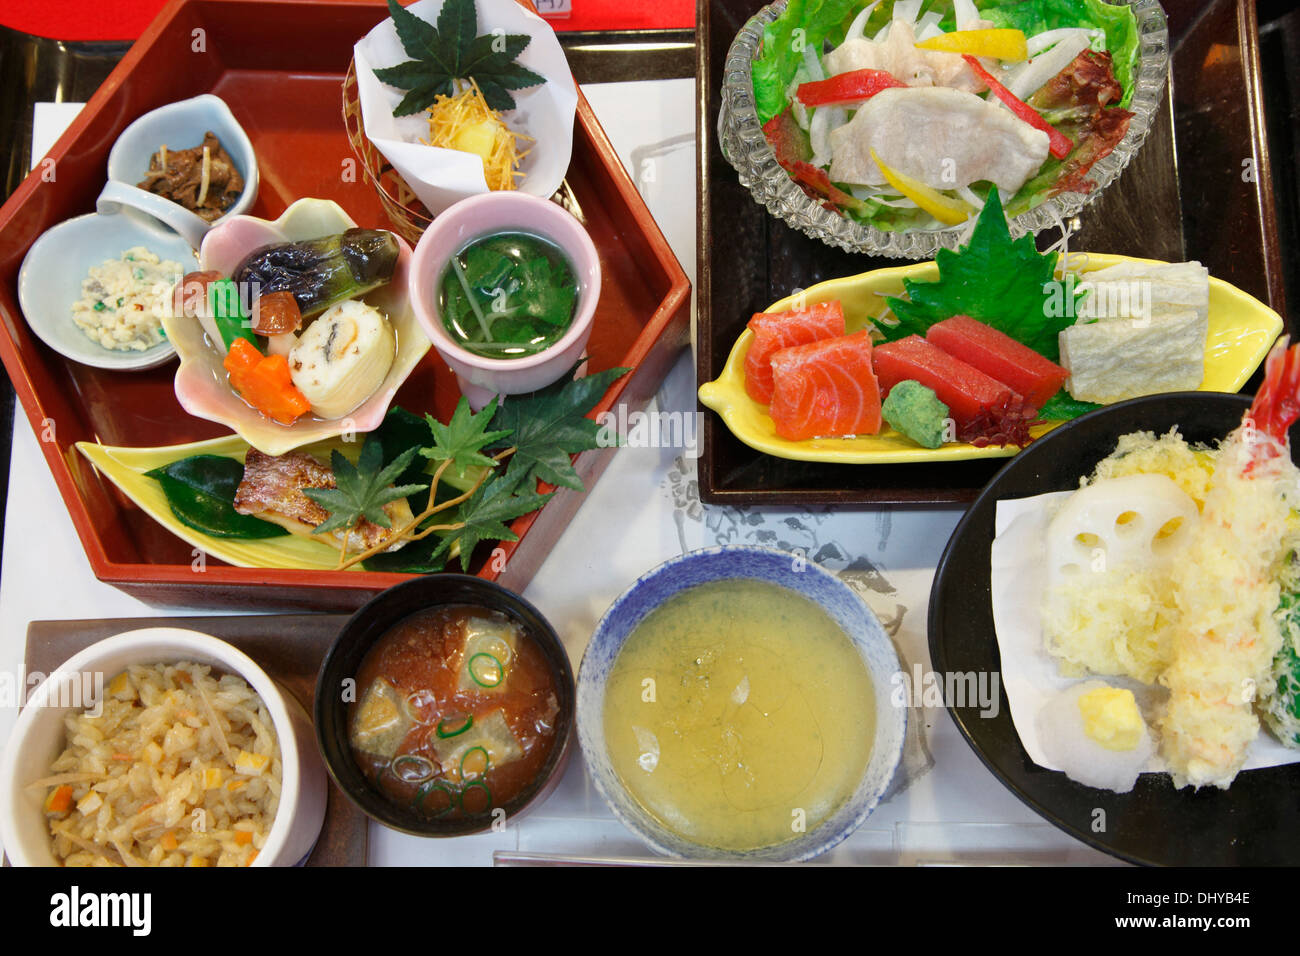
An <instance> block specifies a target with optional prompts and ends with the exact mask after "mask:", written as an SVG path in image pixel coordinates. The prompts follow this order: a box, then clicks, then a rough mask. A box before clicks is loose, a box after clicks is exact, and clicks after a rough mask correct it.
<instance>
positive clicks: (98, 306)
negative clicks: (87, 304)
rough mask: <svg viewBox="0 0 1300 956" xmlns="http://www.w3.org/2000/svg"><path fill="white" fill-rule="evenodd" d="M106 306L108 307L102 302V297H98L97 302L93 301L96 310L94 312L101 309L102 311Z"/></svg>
mask: <svg viewBox="0 0 1300 956" xmlns="http://www.w3.org/2000/svg"><path fill="white" fill-rule="evenodd" d="M107 308H108V306H106V305H105V304H104V300H103V299H100V300H99V301H98V302H96V303H95V311H96V312H103V311H104V310H105V309H107Z"/></svg>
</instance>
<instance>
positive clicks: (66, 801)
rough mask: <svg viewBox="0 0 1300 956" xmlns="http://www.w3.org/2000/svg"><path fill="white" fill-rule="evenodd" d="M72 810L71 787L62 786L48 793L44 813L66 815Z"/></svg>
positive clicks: (67, 785)
mask: <svg viewBox="0 0 1300 956" xmlns="http://www.w3.org/2000/svg"><path fill="white" fill-rule="evenodd" d="M71 809H72V785H71V784H67V783H65V784H63V785H62V786H61V787H55V788H54V789H53V790H52V791H50V795H49V796H48V797H46V798H45V812H46V813H67V812H68V811H69V810H71Z"/></svg>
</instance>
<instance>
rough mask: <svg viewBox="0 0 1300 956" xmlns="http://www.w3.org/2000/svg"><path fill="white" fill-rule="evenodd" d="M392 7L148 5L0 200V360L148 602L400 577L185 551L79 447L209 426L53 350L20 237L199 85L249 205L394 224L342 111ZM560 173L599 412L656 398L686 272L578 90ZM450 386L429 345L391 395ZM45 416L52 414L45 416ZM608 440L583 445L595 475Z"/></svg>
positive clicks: (535, 530) (682, 335) (303, 594)
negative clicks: (589, 303)
mask: <svg viewBox="0 0 1300 956" xmlns="http://www.w3.org/2000/svg"><path fill="white" fill-rule="evenodd" d="M386 15H387V12H386V10H385V8H384V7H383V6H382V5H380V4H376V3H373V2H347V0H344V2H333V3H329V4H316V3H312V2H307V0H174V2H172V3H170V4H169V5H168V6H167V7H165V8H164V10H163V11H162V13H161V14H159V16H158V18H157V20H155V21H154V23H153V24H152V25H151V26H150V27H149V29H148V30H147V31H145V33H144V35H143V36H142V37H141V38H140V40H139V41H138V42H137V43H136V44H135V45H134V46H133V47H132V48H131V50H130V51H129V52H128V53H127V55H126V57H125V58H124V59H123V60H122V62H121V63H120V64H119V65H118V67H117V68H116V69H115V70H114V71H113V73H112V74H111V75H110V76H109V78H108V79H107V80H106V81H105V82H104V84H103V86H102V87H101V88H100V89H99V91H98V92H96V94H95V95H94V97H93V98H92V99H91V100H90V102H89V103H88V104H87V106H86V108H85V109H84V110H83V111H82V112H81V114H80V116H79V117H78V118H77V120H76V122H75V123H73V125H72V126H71V127H70V128H69V129H68V131H67V132H66V133H65V134H64V135H63V137H62V138H61V139H59V141H58V142H57V143H56V144H55V146H54V148H53V150H52V151H51V152H50V154H49V158H50V159H52V160H53V161H54V164H53V167H50V166H49V164H48V163H47V164H45V165H44V166H43V167H42V168H43V169H45V170H48V169H50V168H53V169H54V170H55V176H54V181H53V182H50V181H47V180H48V179H49V177H48V175H47V176H45V177H42V175H41V174H40V172H41V171H40V170H38V172H36V173H33V174H32V175H31V176H29V177H28V178H27V179H26V181H24V182H23V184H22V185H21V186H19V188H18V189H17V190H16V191H15V192H14V194H13V196H12V197H10V199H9V201H8V202H7V203H5V205H4V206H3V207H2V208H0V320H3V334H0V357H2V358H3V360H4V364H5V367H6V369H7V370H8V372H9V376H10V379H11V380H12V381H13V385H14V390H15V392H16V393H17V396H18V399H19V401H20V402H21V404H22V407H23V409H24V410H25V411H26V413H27V416H28V419H29V420H30V421H31V423H32V425H33V427H34V429H35V430H36V433H37V435H40V436H43V441H42V450H43V452H44V455H45V458H46V461H47V462H48V463H49V466H50V469H51V471H52V472H53V474H54V478H55V481H56V482H57V484H58V487H59V491H60V492H61V494H62V496H63V499H64V501H65V502H66V504H67V507H68V511H69V513H70V514H71V516H72V520H73V523H74V525H75V526H76V529H77V533H78V535H80V537H81V541H82V544H83V546H84V547H85V549H86V554H87V555H88V557H89V559H90V564H91V567H92V568H93V570H94V572H95V574H96V576H97V577H98V578H99V579H100V580H102V581H106V582H108V583H110V584H113V585H115V586H117V587H118V588H121V589H122V590H123V591H126V592H128V593H131V594H133V595H135V596H137V597H140V598H142V599H144V600H147V601H149V602H151V603H154V604H159V605H175V604H184V605H190V606H199V607H245V608H247V607H306V608H319V609H331V610H341V609H350V608H355V607H357V606H359V605H360V604H362V603H363V602H364V601H366V600H367V599H368V598H369V597H371V596H372V595H373V594H374V593H376V592H377V591H380V590H383V589H384V588H387V587H390V586H391V585H393V584H396V583H398V582H399V581H401V580H404V579H405V578H406V575H399V574H378V573H374V572H366V571H327V572H320V571H285V570H263V569H246V568H236V567H231V566H228V565H224V564H222V563H220V562H217V561H215V560H211V559H209V560H207V561H206V562H196V561H195V560H194V555H193V553H192V550H191V547H190V545H189V544H187V543H186V542H184V541H182V540H181V539H179V538H177V537H175V536H174V535H172V534H171V533H170V532H168V531H167V530H166V529H165V528H163V527H162V526H161V525H159V524H157V523H156V522H155V521H153V520H152V519H151V518H149V517H148V516H147V515H145V514H144V513H143V512H141V511H140V510H139V509H138V508H137V507H136V506H135V505H134V504H133V503H132V502H131V501H130V500H128V499H127V498H126V497H125V496H123V495H122V494H121V493H120V492H119V491H118V490H117V489H116V488H115V487H114V486H113V485H112V484H111V483H110V482H108V481H107V480H106V479H104V478H102V477H101V476H100V475H99V474H98V473H97V472H96V471H95V469H94V467H93V466H92V465H91V464H90V463H89V462H88V461H86V460H85V459H84V458H83V457H82V456H81V455H80V454H78V452H77V450H76V447H75V445H76V443H77V442H78V441H83V440H86V441H95V442H101V443H103V444H107V445H126V446H158V445H171V444H180V443H183V442H191V441H198V440H201V439H205V438H214V437H217V436H219V435H222V434H226V433H227V431H226V429H224V428H223V427H222V426H219V425H215V424H213V423H210V422H206V421H201V420H199V419H196V418H193V417H191V416H189V415H188V414H186V413H185V412H184V411H183V410H182V409H181V407H180V405H179V404H178V403H177V401H176V398H175V393H174V391H173V388H172V376H173V374H174V372H175V364H174V363H169V364H167V365H164V366H162V367H160V368H157V369H153V370H150V371H146V372H110V371H102V370H99V369H94V368H90V367H87V366H83V365H79V364H77V363H75V362H71V361H69V360H67V359H64V358H63V357H62V356H60V355H59V354H57V353H56V352H54V351H52V350H51V349H49V348H48V347H46V346H45V345H44V344H43V343H42V342H41V341H40V340H39V339H38V338H37V337H36V336H35V335H34V334H33V333H32V332H31V330H30V329H29V328H28V326H27V323H26V322H25V321H24V319H23V317H22V314H21V312H20V310H19V306H18V298H17V277H18V271H19V267H20V266H21V264H22V261H23V257H24V255H25V254H26V252H27V249H28V247H29V246H30V245H31V244H32V242H33V241H34V240H35V239H36V238H37V237H38V236H39V235H40V234H41V233H42V232H44V231H45V230H46V229H48V228H50V227H51V226H53V225H55V224H56V223H58V222H60V221H62V220H64V219H68V218H70V217H72V216H77V215H80V214H83V213H86V212H90V211H92V210H93V209H94V206H95V199H96V197H97V195H98V194H99V191H100V189H101V188H102V187H103V184H104V181H105V176H106V164H107V159H108V152H109V149H110V148H111V147H112V145H113V142H114V139H115V138H116V137H117V135H118V134H119V133H120V132H121V131H122V130H123V129H124V128H125V127H126V126H127V125H128V124H130V122H131V121H132V120H134V119H135V118H136V117H137V116H140V115H141V114H142V113H145V112H147V111H149V110H151V109H154V108H155V107H158V106H161V105H163V104H165V103H169V102H173V101H176V100H181V99H185V98H188V97H191V96H196V95H198V94H200V93H205V92H210V93H215V94H216V95H218V96H220V97H221V98H222V99H223V100H225V101H226V103H227V104H228V105H229V106H230V108H231V110H232V111H233V112H234V114H235V116H236V118H237V119H238V120H239V122H240V123H241V124H242V125H243V127H244V129H245V130H246V131H247V132H248V134H249V137H250V139H251V140H252V143H253V146H254V149H255V150H256V152H257V156H258V162H259V164H260V172H261V188H260V191H259V195H258V197H257V202H256V204H255V205H254V206H253V208H252V209H251V210H249V212H250V214H251V215H254V216H260V217H264V218H270V219H273V218H275V217H277V216H279V215H280V213H282V212H283V211H284V209H285V208H286V207H287V206H288V205H289V204H290V203H292V202H293V201H294V200H296V199H299V198H302V197H305V196H313V197H319V198H324V199H332V200H334V201H335V202H337V203H339V205H341V206H342V207H343V208H344V209H345V210H346V211H347V212H348V213H349V215H351V217H352V218H353V219H354V220H355V221H356V222H357V223H358V224H360V225H363V226H374V227H377V228H383V227H385V226H387V225H388V223H387V220H386V218H385V214H384V210H383V207H382V206H381V204H380V202H379V199H378V197H377V195H376V193H375V192H374V190H373V188H372V187H371V186H370V184H368V183H367V182H366V181H365V177H364V176H363V175H361V173H360V171H359V170H358V169H357V165H356V163H355V159H354V157H353V153H352V150H351V147H350V145H349V142H348V138H347V133H346V131H345V129H344V124H343V120H342V116H341V109H340V103H341V89H342V82H343V78H344V75H345V73H346V72H347V68H348V63H349V60H350V59H351V56H352V45H353V43H354V42H356V40H357V39H358V38H360V37H361V36H363V35H365V34H366V33H367V32H368V31H369V30H370V29H371V28H372V27H373V26H374V25H375V24H377V23H378V22H380V21H381V20H382V19H383V18H384V17H385V16H386ZM567 181H568V184H569V186H570V187H571V188H572V190H573V193H574V196H575V198H576V200H577V202H578V204H579V205H580V206H581V208H582V210H583V212H584V214H585V216H586V226H587V229H588V231H589V232H590V233H591V236H592V239H593V240H594V241H595V244H596V247H597V249H598V250H599V253H600V259H601V266H602V270H603V283H602V288H601V296H600V303H599V305H598V307H597V312H596V319H595V324H594V329H593V333H592V337H591V342H590V345H589V356H590V360H589V364H588V367H589V369H590V370H591V371H599V370H601V369H606V368H612V367H616V366H624V367H628V368H630V369H632V371H631V372H630V373H629V374H627V375H625V376H623V377H622V378H621V379H619V380H618V381H617V382H615V384H614V385H613V386H612V387H611V388H610V389H609V391H608V392H607V393H606V394H605V396H604V398H603V399H602V400H601V402H600V404H599V405H598V406H597V407H596V409H595V410H594V411H593V413H592V414H593V416H595V415H599V414H600V413H601V412H604V411H607V410H610V409H613V408H614V407H615V406H618V405H626V406H627V407H628V408H629V410H630V409H632V408H640V407H642V406H643V405H644V404H645V403H646V402H648V401H649V399H650V398H651V396H653V394H654V392H655V390H656V389H657V387H658V385H659V383H660V382H661V381H662V379H663V377H664V375H665V374H666V373H667V371H668V369H669V367H670V366H671V364H672V362H673V360H674V359H675V357H676V355H677V354H678V353H679V351H680V350H681V349H682V348H683V347H684V346H685V345H686V342H687V339H688V329H689V321H690V286H689V282H688V280H687V278H686V275H685V273H684V272H683V271H682V269H681V266H680V265H679V263H678V262H677V260H676V258H675V257H674V256H673V253H672V251H671V250H670V249H669V247H668V244H667V242H666V241H665V240H664V237H663V235H662V233H660V231H659V228H658V227H657V226H656V225H655V223H654V220H653V219H652V218H651V216H650V214H649V211H648V210H647V209H646V207H645V204H644V202H643V201H642V200H641V197H640V195H639V194H638V193H637V191H636V188H635V186H634V185H633V183H632V181H631V179H630V178H629V177H628V175H627V172H626V171H625V170H624V169H623V166H622V164H621V163H620V161H619V159H618V156H617V155H616V154H615V152H614V149H613V147H612V146H611V145H610V142H609V140H608V139H607V138H606V136H605V134H604V131H603V130H602V129H601V127H600V124H599V123H598V122H597V121H596V118H595V116H594V115H593V113H592V111H591V109H590V107H589V106H588V104H587V101H586V99H585V98H583V97H582V96H581V94H580V95H579V100H578V110H577V118H576V121H575V128H574V139H573V158H572V161H571V164H570V167H569V170H568V175H567ZM458 397H459V394H458V390H457V388H456V383H455V379H454V377H453V376H452V375H451V372H450V371H449V370H448V369H447V368H446V366H445V365H444V364H443V363H442V362H441V361H440V360H439V359H438V357H437V354H436V353H435V352H433V351H430V352H429V354H428V355H427V356H426V357H425V359H424V360H423V362H422V363H421V365H420V367H419V368H418V369H417V370H416V371H415V373H414V374H413V375H412V376H411V377H410V379H409V380H408V381H407V382H406V384H405V385H404V386H403V387H402V389H401V390H400V391H399V392H398V394H397V397H396V400H395V403H396V404H398V405H401V406H402V407H403V408H407V409H410V410H412V411H416V412H424V411H431V412H433V413H434V414H435V415H437V416H438V417H440V418H442V419H443V420H445V419H446V417H447V416H449V415H450V413H451V411H452V409H453V408H454V407H455V404H456V401H457V399H458ZM51 426H52V427H51ZM613 453H614V450H613V449H598V450H596V451H591V452H587V453H584V454H583V455H581V456H579V458H578V460H577V470H578V473H579V475H580V476H581V477H582V480H583V483H584V484H585V486H586V487H587V488H588V489H590V488H591V487H592V485H593V484H594V483H595V481H596V479H597V478H598V477H599V475H600V472H601V471H602V470H603V468H604V466H605V464H606V463H607V462H608V458H609V456H610V455H611V454H613ZM581 500H582V495H581V494H580V493H578V492H574V491H569V490H567V489H560V491H559V493H557V494H556V495H555V497H554V498H552V499H551V500H550V501H549V502H548V503H547V505H546V506H545V507H544V508H543V509H542V510H541V511H539V512H536V513H534V514H532V515H527V516H525V517H523V518H520V519H518V520H517V521H516V522H515V523H514V524H513V525H512V529H513V530H514V532H515V533H516V534H517V535H518V536H519V540H518V541H517V542H513V543H506V544H504V545H503V546H502V548H503V550H500V551H497V552H496V553H495V555H493V554H492V552H491V549H487V550H486V552H485V553H483V554H480V553H478V552H476V554H475V561H476V565H475V566H474V568H473V569H474V570H475V572H476V573H477V574H478V575H479V576H481V577H484V578H490V579H494V580H498V581H500V582H501V583H502V584H504V585H506V586H508V587H511V588H514V589H516V590H519V589H522V588H523V587H524V586H525V585H526V584H527V582H528V581H529V579H530V578H531V577H532V575H533V574H534V573H535V572H536V570H537V568H538V567H539V566H540V565H541V562H542V561H543V560H544V559H545V556H546V554H547V553H548V552H549V550H550V549H551V547H552V546H553V545H554V543H555V541H556V540H557V539H558V537H559V535H560V533H561V532H562V531H563V530H564V528H565V526H566V525H567V524H568V523H569V521H570V520H571V519H572V518H573V517H574V515H575V513H576V512H577V510H578V506H579V505H580V503H581Z"/></svg>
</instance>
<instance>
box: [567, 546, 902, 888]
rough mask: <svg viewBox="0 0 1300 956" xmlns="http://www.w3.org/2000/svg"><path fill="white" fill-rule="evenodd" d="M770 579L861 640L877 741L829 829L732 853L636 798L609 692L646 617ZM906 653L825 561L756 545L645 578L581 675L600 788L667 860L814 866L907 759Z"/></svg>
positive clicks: (683, 560)
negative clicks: (684, 599) (718, 585)
mask: <svg viewBox="0 0 1300 956" xmlns="http://www.w3.org/2000/svg"><path fill="white" fill-rule="evenodd" d="M736 578H741V579H750V580H758V581H766V582H769V583H771V584H776V585H780V586H781V587H784V588H788V589H789V590H791V591H794V592H795V593H797V594H799V595H802V596H803V597H805V598H808V599H809V600H811V601H813V602H814V603H816V604H818V605H820V606H821V607H822V608H823V609H824V610H825V611H826V613H827V614H829V615H830V617H831V619H832V620H834V621H835V622H836V623H837V624H838V625H839V626H840V627H841V629H843V631H844V633H845V634H846V635H847V636H848V637H849V639H850V640H851V641H852V642H853V644H854V645H855V647H856V648H857V650H858V652H859V653H860V654H861V655H862V660H863V662H864V663H865V664H866V666H867V671H868V673H869V674H870V675H871V681H872V686H873V690H874V691H875V695H874V696H875V703H874V712H875V721H876V736H875V740H874V743H873V746H872V750H871V757H870V759H869V760H868V762H867V767H866V769H865V770H864V771H863V774H862V778H861V780H859V782H858V785H857V787H856V789H855V790H854V791H853V793H852V794H851V795H850V796H849V797H848V799H847V800H845V801H844V803H843V804H842V805H841V806H840V807H839V808H838V809H837V810H835V811H834V812H833V813H832V814H831V815H830V816H829V817H827V818H826V819H825V820H823V821H822V822H821V823H820V824H818V825H817V826H815V827H813V828H812V829H810V830H808V831H807V832H805V833H803V834H801V835H799V836H797V837H796V838H794V839H792V840H789V841H786V842H785V843H780V844H777V845H775V846H767V847H760V848H758V849H754V850H745V851H737V850H728V849H721V848H719V847H712V846H707V845H705V844H701V843H697V842H694V841H692V840H689V839H687V838H686V837H684V836H682V835H681V834H679V833H676V832H674V831H673V830H670V829H669V828H668V827H666V826H664V825H663V824H662V823H661V822H660V821H659V820H658V819H656V818H655V817H654V816H652V815H651V814H650V813H649V812H647V811H646V810H645V809H644V808H643V807H642V806H641V804H640V803H638V802H637V800H636V799H635V798H634V797H633V796H632V795H631V794H630V793H629V792H628V790H627V788H626V787H625V786H624V784H623V782H622V780H621V779H620V777H619V775H618V773H617V771H616V770H615V769H614V766H613V763H612V762H611V760H610V756H609V750H608V748H607V747H606V742H605V721H604V712H605V689H606V685H607V683H608V680H609V675H610V672H611V670H612V669H613V666H614V662H615V660H616V659H617V658H618V654H619V651H621V650H622V648H623V645H624V644H625V643H626V642H627V639H628V638H629V637H630V636H631V634H632V632H633V631H635V630H636V628H637V625H639V624H640V623H641V622H642V621H643V620H645V618H646V616H647V615H648V614H650V613H651V612H652V611H654V610H655V609H657V608H658V607H660V606H661V605H662V604H663V603H664V602H665V601H667V600H668V599H670V598H672V597H674V596H676V595H678V594H680V593H681V592H683V591H686V590H689V589H690V588H693V587H696V586H698V585H701V584H707V583H709V582H712V581H722V580H728V579H736ZM899 670H900V667H899V663H898V654H897V653H896V652H895V650H894V645H893V644H892V643H891V642H890V640H889V635H887V634H886V633H885V630H884V628H883V627H881V625H880V622H879V621H878V620H877V619H876V616H875V614H873V613H872V611H871V609H870V608H869V607H867V605H866V604H865V603H864V602H863V600H862V598H860V597H859V596H858V595H857V594H856V593H854V591H853V589H852V588H850V587H849V586H848V585H847V584H845V583H844V582H843V581H841V580H840V579H839V578H837V577H836V576H835V575H834V574H831V573H830V572H829V571H826V570H824V569H822V568H821V567H819V566H818V565H816V564H813V563H811V562H809V561H807V560H805V559H802V558H798V557H796V556H794V555H791V554H787V553H786V552H784V551H776V550H772V549H769V548H754V547H723V548H705V549H702V550H699V551H688V552H687V553H686V554H684V555H682V556H681V557H678V558H673V559H672V560H670V561H667V562H665V563H664V564H661V565H660V566H659V567H657V568H655V569H654V570H653V571H650V572H649V573H648V574H645V575H643V576H642V577H641V578H639V579H638V580H637V581H636V582H635V583H634V584H633V585H632V586H631V587H630V588H628V589H627V590H626V591H624V592H623V594H622V595H621V596H620V597H619V598H618V599H617V600H616V601H615V602H614V603H613V604H612V605H611V606H610V608H609V610H608V611H606V612H605V616H604V617H602V618H601V619H600V622H599V623H598V624H597V625H596V632H595V634H594V635H593V636H592V638H591V643H590V644H588V645H587V650H586V653H585V654H584V655H583V658H582V664H581V666H580V667H579V670H578V738H579V740H580V741H581V744H582V752H583V756H584V758H585V760H586V762H587V768H588V770H589V771H590V772H591V776H592V779H593V781H594V782H595V784H596V789H597V790H599V791H600V794H601V796H602V797H604V798H605V802H606V803H608V804H609V806H610V809H611V810H613V811H614V814H615V816H617V817H618V818H619V819H620V820H621V821H622V822H623V823H624V825H626V826H627V828H628V829H629V830H631V831H632V832H633V833H635V834H636V835H637V836H638V837H640V838H641V839H642V840H643V841H644V842H645V843H646V844H647V845H649V846H650V848H651V849H653V850H655V851H656V852H658V853H662V854H665V855H668V856H677V857H686V858H692V859H707V860H722V861H731V862H755V863H757V862H798V861H802V860H809V859H812V858H813V857H816V856H819V855H821V854H822V853H825V852H826V851H828V850H830V849H831V848H832V847H834V846H835V845H836V844H838V843H840V842H841V841H843V840H845V839H846V838H847V837H848V836H849V835H850V834H852V833H853V831H855V830H856V829H857V828H858V827H859V826H861V825H862V822H863V821H864V820H865V819H866V818H867V816H868V815H869V814H870V813H871V811H872V810H874V809H875V807H876V805H877V804H878V803H879V802H880V798H881V796H882V795H883V794H884V792H885V790H886V789H887V788H888V786H889V784H890V781H891V780H893V777H894V772H895V771H896V770H897V768H898V763H899V760H900V759H901V758H902V754H903V738H904V735H905V732H906V730H907V708H906V707H896V706H894V704H893V703H892V702H891V700H890V698H891V695H892V693H893V683H892V678H893V675H894V674H896V673H898V672H899Z"/></svg>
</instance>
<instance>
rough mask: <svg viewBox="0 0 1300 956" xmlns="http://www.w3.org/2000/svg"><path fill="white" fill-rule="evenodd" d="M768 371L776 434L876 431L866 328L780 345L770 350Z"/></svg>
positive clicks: (876, 399)
mask: <svg viewBox="0 0 1300 956" xmlns="http://www.w3.org/2000/svg"><path fill="white" fill-rule="evenodd" d="M772 377H773V384H774V391H773V394H772V404H771V407H770V408H769V409H768V413H769V414H770V415H771V416H772V421H773V422H774V423H775V424H776V433H777V434H778V435H779V436H780V437H782V438H787V439H790V440H791V441H802V440H804V439H806V438H839V437H843V436H847V435H874V434H876V433H877V432H878V431H880V388H879V386H878V385H877V383H876V375H875V372H874V371H873V370H872V367H871V333H870V332H866V331H863V332H855V333H853V334H852V335H845V336H840V337H838V338H833V339H821V340H820V341H817V342H810V343H808V344H807V345H795V346H792V347H791V348H786V349H781V350H780V351H778V352H777V353H776V354H774V355H773V356H772Z"/></svg>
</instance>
